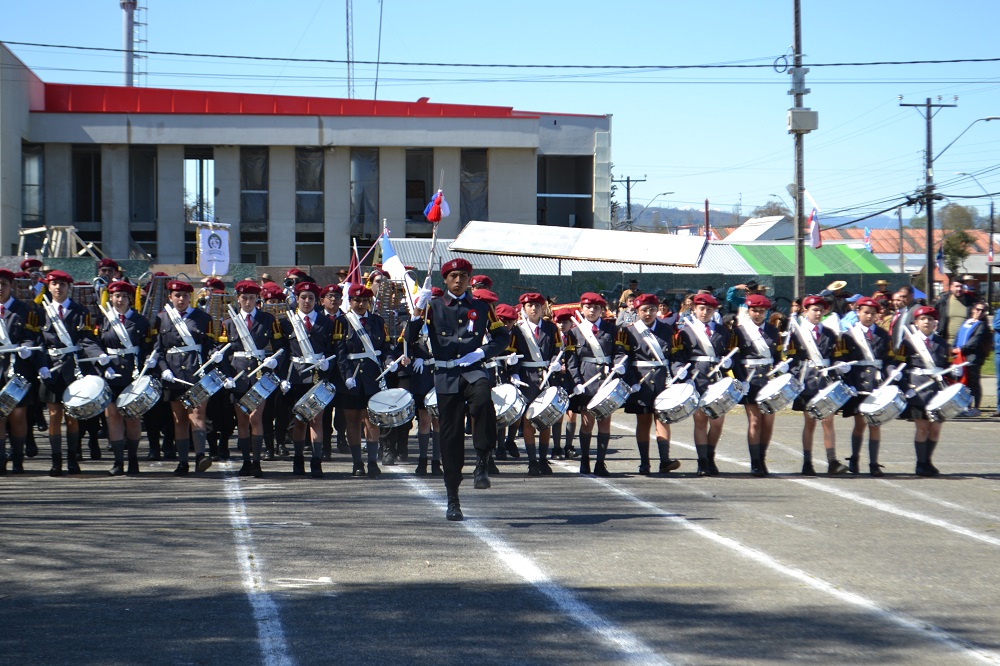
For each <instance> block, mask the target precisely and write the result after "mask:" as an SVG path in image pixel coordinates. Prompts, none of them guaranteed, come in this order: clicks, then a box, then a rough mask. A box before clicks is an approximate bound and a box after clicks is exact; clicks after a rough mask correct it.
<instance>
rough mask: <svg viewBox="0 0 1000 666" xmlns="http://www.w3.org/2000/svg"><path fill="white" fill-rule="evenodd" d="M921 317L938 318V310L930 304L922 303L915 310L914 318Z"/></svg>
mask: <svg viewBox="0 0 1000 666" xmlns="http://www.w3.org/2000/svg"><path fill="white" fill-rule="evenodd" d="M920 317H931V318H933V319H937V318H938V311H937V310H935V309H934V308H932V307H931V306H929V305H921V306H920V307H919V308H917V309H916V310H914V311H913V318H914V319H919V318H920Z"/></svg>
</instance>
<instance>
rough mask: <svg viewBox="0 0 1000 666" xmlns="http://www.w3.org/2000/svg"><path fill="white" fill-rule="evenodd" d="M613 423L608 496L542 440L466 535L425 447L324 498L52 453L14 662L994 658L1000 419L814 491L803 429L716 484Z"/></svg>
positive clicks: (997, 649)
mask: <svg viewBox="0 0 1000 666" xmlns="http://www.w3.org/2000/svg"><path fill="white" fill-rule="evenodd" d="M836 419H837V433H838V438H839V441H838V445H839V446H838V448H839V452H840V455H841V457H842V458H843V457H846V455H848V449H849V426H848V421H847V420H845V419H841V418H840V417H836ZM613 421H614V425H613V430H612V434H613V439H612V442H611V449H612V453H611V456H610V459H609V467H610V469H611V471H612V477H611V478H608V479H597V478H593V477H584V476H581V475H579V474H577V473H576V463H570V462H559V463H557V464H556V465H555V469H556V473H555V475H553V476H547V477H528V476H527V475H526V461H525V457H524V454H523V447H522V456H521V458H520V459H519V460H516V461H511V460H508V461H506V462H504V461H501V462H500V463H499V464H500V468H501V471H502V474H501V475H499V476H497V477H495V478H494V479H493V488H492V489H490V490H485V491H476V490H473V488H472V483H471V478H468V477H467V480H466V483H465V484H464V485H463V486H462V506H463V509H464V511H465V514H466V521H465V522H462V523H451V522H447V521H446V520H445V519H444V503H443V501H444V488H443V483H442V482H441V480H440V479H439V478H434V477H416V476H414V475H413V467H414V464H415V456H414V455H413V454H412V452H413V450H414V449H415V444H416V442H415V439H416V438H415V436H414V437H413V439H412V441H411V456H410V460H409V462H408V463H406V464H401V465H397V466H394V467H392V468H384V470H385V473H384V474H383V476H382V478H381V479H379V480H369V479H354V478H351V477H350V476H349V473H350V469H351V465H350V461H349V456H337V455H335V457H334V461H333V462H332V463H326V464H325V469H326V470H327V477H326V478H324V479H321V480H314V479H311V478H308V477H307V478H297V477H292V476H291V464H290V462H272V463H265V471H266V472H267V476H266V478H263V479H253V478H249V479H241V478H237V477H235V475H234V473H235V469H236V467H237V465H238V462H237V461H234V462H232V463H228V464H225V463H224V464H219V463H217V464H216V465H214V466H213V467H212V468H211V469H210V470H209V471H208V472H207V473H205V474H194V473H192V475H191V476H189V477H187V478H174V477H173V476H172V475H171V471H172V470H173V465H174V464H173V463H171V462H162V463H146V462H145V461H143V464H142V474H141V475H140V476H138V477H135V478H130V477H116V478H112V477H109V476H107V470H108V468H109V467H110V461H109V460H107V459H106V458H105V460H102V461H89V460H87V461H84V462H83V468H84V474H83V475H81V476H74V477H66V476H64V477H61V478H49V477H48V476H46V475H45V472H46V470H47V469H48V460H47V453H48V447H47V443H46V442H45V439H44V437H42V438H40V439H41V441H40V442H39V446H40V449H41V451H40V455H39V457H37V458H35V459H32V460H28V461H27V468H28V473H26V474H24V475H18V476H14V475H11V474H9V473H8V474H7V475H6V476H4V477H0V530H2V531H0V535H2V536H0V626H2V627H3V630H2V632H0V663H3V664H19V665H20V664H63V663H67V664H68V663H72V664H134V663H148V664H220V663H226V664H228V663H237V664H258V663H265V664H291V663H299V664H308V663H347V664H552V663H578V664H607V663H695V664H738V663H755V664H767V663H786V662H790V661H794V662H801V663H816V664H830V663H878V664H891V663H899V664H903V663H905V664H952V663H955V664H963V663H979V662H984V661H985V662H987V663H990V662H993V663H1000V614H998V613H997V612H996V606H997V600H998V599H1000V568H998V567H997V562H998V561H1000V507H998V500H1000V483H998V481H1000V457H998V455H997V450H996V449H997V447H998V445H1000V419H990V418H981V419H960V420H956V421H952V422H949V423H947V424H946V425H945V426H944V435H943V437H942V442H941V444H940V445H939V447H938V451H937V454H936V456H935V463H936V465H937V466H938V467H939V468H940V469H941V471H942V476H941V477H938V478H933V479H927V478H917V477H915V476H913V475H912V472H913V444H912V435H913V426H912V424H910V423H907V422H905V421H897V422H893V423H891V424H889V425H887V426H885V427H883V437H882V462H883V464H884V465H885V471H886V473H887V476H886V477H884V478H883V479H876V478H872V477H870V476H869V475H868V474H862V475H859V476H846V477H836V478H828V477H826V476H824V475H822V474H821V476H820V477H818V478H811V479H809V478H804V477H802V476H800V475H799V474H798V473H797V472H798V471H799V468H800V467H801V454H800V452H799V444H798V442H799V435H800V432H801V417H800V416H798V415H793V414H782V415H779V417H778V420H777V427H776V431H775V436H774V443H773V444H772V446H771V450H770V453H769V457H768V458H769V466H770V468H771V471H772V476H771V477H770V478H766V479H758V478H751V477H750V476H749V475H748V474H747V472H748V465H747V453H746V445H745V432H746V427H745V423H746V421H745V417H744V415H743V413H742V409H741V408H736V409H735V410H733V411H732V412H731V413H730V414H729V416H728V417H727V423H726V427H725V429H724V431H723V432H724V434H723V439H722V442H721V444H720V446H719V452H718V460H719V463H720V467H721V468H722V472H723V474H722V475H721V476H719V477H714V478H697V477H695V476H694V474H693V472H694V469H695V465H694V462H693V458H694V455H693V449H692V447H691V446H690V443H691V428H692V423H691V421H690V420H688V421H686V422H683V423H681V424H678V425H676V426H675V427H674V432H673V455H674V456H675V457H679V458H682V459H683V465H682V467H681V469H680V470H678V471H677V472H675V473H673V474H671V475H669V476H665V475H653V476H651V477H642V476H638V475H637V474H635V472H636V470H637V465H638V461H637V456H636V452H635V444H634V436H633V434H632V429H633V423H634V421H633V420H632V417H630V416H628V415H625V414H623V413H621V412H618V413H617V414H615V416H614V419H613ZM653 448H654V450H655V445H654V447H653ZM141 450H142V451H144V450H145V444H143V447H142V449H141ZM818 450H819V449H818ZM818 457H819V458H820V460H818V461H817V462H818V463H820V464H818V465H817V469H818V470H819V471H821V472H822V471H823V470H825V464H822V455H820V456H818ZM654 468H655V462H654ZM862 469H864V470H867V456H866V454H863V459H862ZM467 472H469V473H470V474H471V467H469V468H467Z"/></svg>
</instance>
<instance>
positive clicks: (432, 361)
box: [424, 358, 437, 368]
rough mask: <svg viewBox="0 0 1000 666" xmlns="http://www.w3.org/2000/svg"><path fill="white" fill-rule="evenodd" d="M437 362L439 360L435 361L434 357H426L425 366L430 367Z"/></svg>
mask: <svg viewBox="0 0 1000 666" xmlns="http://www.w3.org/2000/svg"><path fill="white" fill-rule="evenodd" d="M436 364H437V361H435V360H434V359H432V358H426V359H424V367H425V368H427V367H430V366H432V365H436Z"/></svg>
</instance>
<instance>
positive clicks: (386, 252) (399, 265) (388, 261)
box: [382, 230, 417, 314]
mask: <svg viewBox="0 0 1000 666" xmlns="http://www.w3.org/2000/svg"><path fill="white" fill-rule="evenodd" d="M382 270H384V271H385V272H386V273H388V274H389V277H390V278H391V279H392V280H393V282H402V283H403V284H404V285H405V286H406V293H407V298H406V305H407V307H408V308H409V310H410V313H411V314H412V313H413V294H414V293H416V290H417V283H416V281H415V280H414V279H413V277H412V276H411V275H410V274H409V273H407V272H406V266H404V265H403V261H402V259H400V258H399V255H398V254H396V251H395V250H394V249H393V248H392V241H390V240H389V232H388V230H386V232H385V233H383V234H382Z"/></svg>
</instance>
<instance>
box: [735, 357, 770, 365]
mask: <svg viewBox="0 0 1000 666" xmlns="http://www.w3.org/2000/svg"><path fill="white" fill-rule="evenodd" d="M743 365H745V366H747V367H753V366H761V365H774V361H773V360H771V359H769V358H745V359H743Z"/></svg>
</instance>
